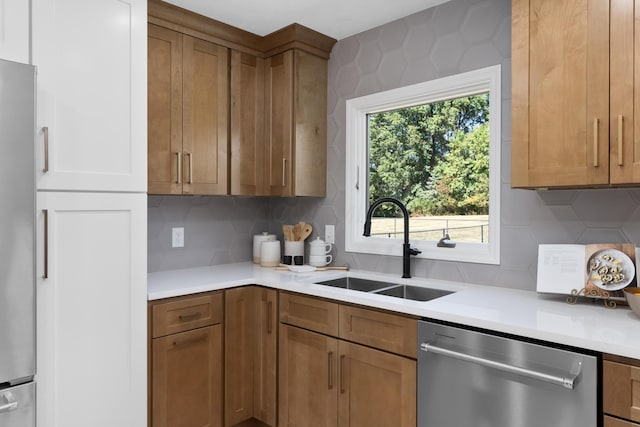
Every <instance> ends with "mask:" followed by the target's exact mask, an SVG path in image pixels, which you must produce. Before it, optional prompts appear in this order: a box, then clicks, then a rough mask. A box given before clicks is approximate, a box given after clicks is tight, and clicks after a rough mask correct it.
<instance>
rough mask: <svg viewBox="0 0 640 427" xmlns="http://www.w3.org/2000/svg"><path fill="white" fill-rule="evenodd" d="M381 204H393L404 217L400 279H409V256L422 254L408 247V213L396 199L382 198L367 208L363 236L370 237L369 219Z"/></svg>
mask: <svg viewBox="0 0 640 427" xmlns="http://www.w3.org/2000/svg"><path fill="white" fill-rule="evenodd" d="M383 203H393V204H395V205H397V206H398V207H399V208H400V210H402V215H403V216H404V244H403V245H402V277H403V278H404V279H410V278H411V261H410V260H411V258H410V257H411V255H418V254H419V253H422V252H421V251H419V250H418V249H414V248H412V247H411V245H409V212H408V211H407V208H406V207H405V205H404V204H403V203H402V202H401V201H400V200H398V199H394V198H393V197H383V198H381V199H378V200H376V201H375V202H373V203H372V204H371V206H369V211H368V212H367V219H366V221H365V222H364V233H363V236H366V237H369V236H371V217H372V215H373V211H374V210H375V209H376V208H377V207H378V206H380V205H381V204H383Z"/></svg>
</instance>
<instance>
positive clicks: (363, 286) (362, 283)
mask: <svg viewBox="0 0 640 427" xmlns="http://www.w3.org/2000/svg"><path fill="white" fill-rule="evenodd" d="M317 284H318V285H327V286H333V287H335V288H342V289H351V290H354V291H362V292H371V291H375V290H376V289H382V288H388V287H389V286H393V283H389V282H379V281H377V280H368V279H358V278H357V277H342V278H340V279H334V280H327V281H326V282H317Z"/></svg>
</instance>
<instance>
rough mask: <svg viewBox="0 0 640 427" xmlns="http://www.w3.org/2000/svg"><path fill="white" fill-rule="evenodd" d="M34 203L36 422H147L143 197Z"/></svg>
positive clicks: (94, 426)
mask: <svg viewBox="0 0 640 427" xmlns="http://www.w3.org/2000/svg"><path fill="white" fill-rule="evenodd" d="M37 204H38V215H39V216H38V239H37V240H38V267H37V304H38V316H37V328H38V332H37V337H38V338H37V348H38V352H37V375H36V381H37V414H38V417H37V418H38V427H87V426H91V427H114V426H123V427H124V426H126V427H146V423H147V394H146V390H147V382H146V377H147V349H146V336H147V329H146V328H147V326H146V325H147V322H146V300H147V285H146V270H147V265H146V251H147V240H146V234H147V225H146V219H147V218H146V196H145V195H144V194H106V193H56V192H39V193H38V196H37ZM45 212H46V214H45ZM45 220H46V221H45ZM45 276H46V278H45Z"/></svg>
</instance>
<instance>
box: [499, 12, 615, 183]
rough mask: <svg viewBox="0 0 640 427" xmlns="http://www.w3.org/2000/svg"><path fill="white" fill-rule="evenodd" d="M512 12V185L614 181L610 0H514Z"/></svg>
mask: <svg viewBox="0 0 640 427" xmlns="http://www.w3.org/2000/svg"><path fill="white" fill-rule="evenodd" d="M512 14H513V28H512V79H513V80H512V84H513V86H512V103H513V105H512V107H513V110H512V171H511V184H512V186H513V187H525V188H526V187H529V188H536V187H581V186H600V185H607V184H608V183H609V138H608V134H609V0H566V1H556V0H513V2H512ZM567 23H570V25H568V24H567ZM612 27H613V25H612Z"/></svg>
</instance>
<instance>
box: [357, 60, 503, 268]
mask: <svg viewBox="0 0 640 427" xmlns="http://www.w3.org/2000/svg"><path fill="white" fill-rule="evenodd" d="M487 91H488V92H489V242H488V243H476V242H456V241H455V236H452V240H451V241H452V242H454V243H456V247H455V248H438V247H437V246H436V243H437V241H435V240H411V241H410V242H411V245H412V247H416V248H417V249H420V250H421V251H422V253H421V254H420V255H417V257H418V258H425V259H436V260H444V261H462V262H474V263H482V264H496V265H497V264H500V177H501V172H500V163H501V159H500V152H501V150H500V145H501V110H502V94H501V66H500V65H494V66H491V67H486V68H481V69H478V70H473V71H469V72H465V73H461V74H455V75H452V76H448V77H443V78H439V79H436V80H430V81H427V82H423V83H418V84H414V85H410V86H404V87H400V88H397V89H391V90H387V91H383V92H378V93H374V94H371V95H366V96H362V97H359V98H352V99H349V100H347V101H346V156H345V251H347V252H357V253H364V254H375V255H395V256H402V238H389V239H381V238H371V237H364V236H363V235H362V233H363V227H364V221H365V216H366V213H367V209H368V206H369V202H368V176H369V173H368V158H367V143H368V141H367V139H368V138H367V132H368V131H367V115H368V114H371V113H380V112H384V111H390V110H395V109H399V108H406V107H410V106H413V105H420V104H427V103H432V102H438V101H444V100H448V99H452V98H459V97H464V96H469V95H477V94H480V93H486V92H487Z"/></svg>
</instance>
